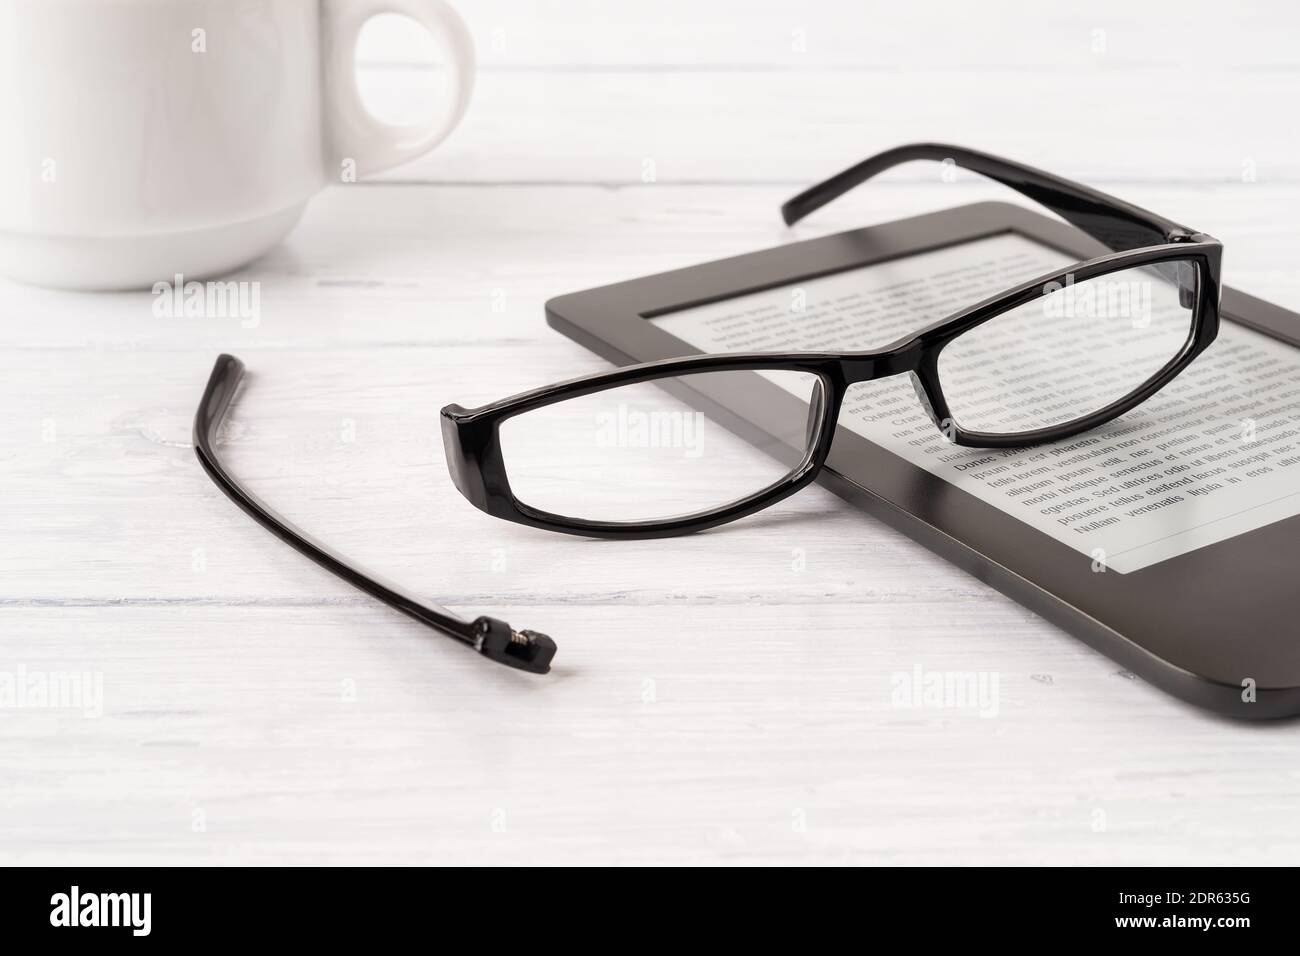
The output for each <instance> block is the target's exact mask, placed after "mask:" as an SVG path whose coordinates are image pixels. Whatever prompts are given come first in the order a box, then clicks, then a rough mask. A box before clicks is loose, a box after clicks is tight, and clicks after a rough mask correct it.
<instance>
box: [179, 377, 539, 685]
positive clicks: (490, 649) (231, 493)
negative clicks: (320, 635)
mask: <svg viewBox="0 0 1300 956" xmlns="http://www.w3.org/2000/svg"><path fill="white" fill-rule="evenodd" d="M243 376H244V363H243V362H241V361H240V360H239V359H237V358H235V357H234V356H233V355H221V356H219V357H218V358H217V363H216V365H215V366H213V369H212V375H211V377H210V378H209V379H208V385H207V388H205V389H204V390H203V399H202V401H200V403H199V409H198V411H197V412H196V413H195V416H194V452H195V454H197V455H198V458H199V463H200V464H201V465H202V466H203V470H204V471H206V472H207V473H208V477H209V478H211V479H212V480H213V481H214V482H215V483H216V485H217V487H218V488H220V489H221V490H222V491H223V492H224V493H225V495H226V497H227V498H229V499H230V500H231V501H233V502H234V503H235V504H237V505H238V506H239V507H240V508H242V509H243V510H244V511H245V512H246V513H247V514H248V515H249V517H251V518H252V519H253V520H254V521H256V522H257V523H258V524H260V525H261V526H262V527H264V528H266V530H268V531H270V532H271V533H272V534H273V535H275V536H276V537H277V538H279V539H280V540H281V541H283V542H284V543H285V544H288V545H289V546H291V547H293V548H295V549H296V550H297V551H299V552H300V553H301V554H303V555H305V556H306V557H308V558H311V560H313V561H315V562H316V563H317V564H319V565H320V566H321V567H323V568H325V570H327V571H331V572H333V573H334V574H336V575H338V576H339V577H340V578H342V579H343V580H344V581H347V582H348V583H349V584H351V585H352V586H353V587H357V588H360V589H361V590H362V591H365V592H366V593H367V594H369V595H370V596H371V597H374V598H377V599H379V600H380V601H383V602H384V603H385V604H387V605H389V606H390V607H392V608H395V609H396V610H398V611H401V612H402V613H403V614H405V615H407V616H408V617H413V618H415V619H416V620H417V621H419V622H420V623H422V624H424V625H426V626H427V627H431V628H433V629H435V630H438V631H441V632H442V633H444V634H447V635H449V636H451V637H453V638H455V639H456V640H458V641H460V642H461V643H462V644H467V645H469V646H470V647H472V648H474V650H476V651H478V652H479V653H480V654H482V655H483V656H484V657H488V658H491V659H492V660H494V661H497V662H499V663H501V664H506V665H508V666H510V667H516V668H518V669H520V670H525V671H529V672H531V673H534V674H545V673H546V672H547V671H549V670H550V669H551V659H552V658H553V657H554V656H555V642H554V641H553V640H551V639H550V638H549V637H547V636H546V635H545V634H538V633H537V632H535V631H516V630H514V629H513V628H512V627H511V626H510V625H509V624H507V623H506V622H505V621H500V620H497V619H496V618H494V617H486V616H482V617H477V618H475V619H474V620H472V621H467V620H465V619H464V618H462V617H460V616H458V615H456V614H453V613H452V612H451V611H449V610H447V609H446V608H444V607H440V606H438V605H437V604H430V603H427V602H424V601H421V600H419V599H417V598H415V597H414V596H412V595H410V594H408V593H406V592H404V591H402V590H401V589H399V588H397V587H394V586H393V585H391V584H387V583H385V582H383V581H381V580H380V579H378V578H376V577H373V576H370V575H368V574H364V573H362V572H361V571H360V570H358V569H357V568H355V567H353V566H352V565H350V564H347V563H346V562H345V561H343V560H342V559H341V558H340V557H338V556H337V555H335V554H334V553H332V552H331V551H329V550H328V549H326V548H325V547H324V546H323V545H321V544H320V543H318V542H317V541H315V540H313V539H312V538H311V537H310V536H308V535H307V534H305V533H304V532H302V531H299V530H298V529H297V528H295V527H294V526H293V525H292V524H290V523H289V522H288V521H286V520H285V519H284V518H282V517H280V515H278V514H277V513H276V512H275V511H274V510H272V509H271V508H269V507H267V506H266V505H265V504H264V503H263V502H262V501H261V500H259V499H258V498H257V497H256V496H255V495H253V494H252V493H251V492H249V491H247V490H246V489H245V488H243V487H242V486H241V485H240V484H239V482H238V481H236V480H235V479H234V478H233V477H232V476H231V475H230V473H229V472H228V471H226V469H225V466H224V465H222V463H221V460H220V459H219V458H218V456H217V453H216V437H217V432H218V430H219V429H220V428H221V423H222V421H223V420H224V419H225V416H226V411H227V410H228V409H229V408H230V404H231V401H232V400H233V399H234V396H235V390H236V389H237V388H238V387H239V382H240V380H241V379H242V378H243Z"/></svg>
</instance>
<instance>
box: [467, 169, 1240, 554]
mask: <svg viewBox="0 0 1300 956" xmlns="http://www.w3.org/2000/svg"><path fill="white" fill-rule="evenodd" d="M917 159H931V160H938V161H940V162H944V161H951V162H952V163H953V164H954V165H957V166H961V167H963V168H967V169H970V170H972V171H974V172H977V173H980V174H982V175H985V176H987V177H988V178H991V179H994V180H996V181H998V182H1001V183H1003V184H1004V185H1007V186H1009V187H1011V188H1013V189H1016V190H1017V191H1018V192H1021V193H1022V194H1024V195H1026V196H1028V197H1030V198H1032V199H1034V200H1035V201H1037V202H1039V203H1040V204H1042V205H1044V206H1046V207H1047V208H1049V209H1051V210H1052V211H1054V212H1056V213H1057V214H1058V215H1060V216H1061V217H1062V218H1064V219H1066V221H1067V222H1070V223H1071V224H1072V225H1074V226H1076V227H1077V228H1079V229H1081V230H1082V231H1084V232H1086V233H1088V234H1089V235H1091V236H1093V237H1094V238H1096V239H1098V240H1099V241H1101V242H1103V243H1104V244H1106V245H1108V246H1110V247H1111V248H1112V249H1115V250H1116V251H1114V252H1112V253H1110V254H1107V255H1103V256H1099V257H1096V258H1093V259H1089V260H1086V261H1084V262H1079V263H1076V264H1074V265H1070V266H1067V267H1065V268H1062V269H1059V270H1056V271H1054V272H1052V273H1049V274H1047V275H1043V276H1039V277H1037V278H1035V279H1033V280H1030V281H1027V282H1023V283H1020V284H1019V285H1016V286H1014V287H1013V288H1011V289H1009V290H1007V291H1006V292H1003V293H1001V294H1000V295H997V296H994V297H991V298H988V299H985V300H983V301H982V302H979V303H976V304H975V305H972V306H970V307H969V308H967V309H964V310H962V311H960V312H958V313H956V314H955V315H952V316H949V317H948V318H945V319H942V320H940V321H938V322H936V323H934V324H933V325H930V326H929V327H927V328H925V329H923V330H921V331H920V332H919V333H917V334H915V335H913V336H909V337H907V338H904V339H902V340H900V341H898V342H896V343H894V344H892V345H889V346H887V347H885V348H883V349H879V350H874V351H862V352H785V353H774V352H757V353H724V354H712V355H695V356H690V357H686V358H674V359H665V360H661V361H658V362H649V363H645V364H639V365H632V366H627V367H624V368H619V369H614V370H612V371H608V372H601V373H597V374H594V375H587V376H583V377H581V378H575V379H571V380H569V381H566V382H561V383H559V384H556V385H550V386H546V387H543V388H538V389H534V390H532V391H529V392H524V393H522V394H519V395H515V396H512V397H509V398H505V399H502V400H500V401H497V402H493V403H491V404H489V405H485V406H482V407H480V408H475V409H466V408H463V407H462V406H460V405H448V406H446V407H445V408H443V410H442V434H443V447H444V449H445V452H446V457H447V466H448V469H449V471H450V473H451V477H452V481H453V483H454V484H455V485H456V487H457V489H459V490H460V492H461V494H462V495H464V496H465V498H466V499H468V500H469V501H470V503H471V504H473V505H474V506H475V507H477V508H479V509H480V510H482V511H484V512H486V513H487V514H490V515H492V516H493V517H497V518H501V519H504V520H506V521H513V522H515V523H517V524H523V525H528V526H530V527H535V528H542V529H545V530H548V531H559V532H562V533H566V534H576V535H583V536H586V537H596V538H624V539H627V538H659V537H669V536H673V535H679V534H690V533H693V532H697V531H704V530H707V529H709V528H713V527H716V526H718V525H721V524H725V523H727V522H730V521H734V520H736V519H738V518H743V517H745V516H746V515H750V514H753V513H754V512H756V511H761V510H763V509H764V508H767V507H770V506H771V505H773V504H775V503H776V502H778V501H781V500H782V499H784V498H787V497H789V496H790V495H792V494H794V493H795V492H797V491H799V490H800V489H802V488H803V487H804V486H805V485H808V484H809V483H811V482H812V481H814V480H815V479H816V478H817V474H818V472H819V471H820V470H821V468H822V466H823V465H824V464H825V463H826V459H827V457H828V456H829V454H830V450H831V445H832V443H833V441H834V437H835V426H836V421H837V419H838V417H839V412H840V407H841V405H842V403H843V400H844V397H845V394H846V392H847V390H848V388H849V387H850V386H852V385H855V384H858V383H861V382H871V381H875V380H876V379H880V378H884V377H886V376H890V375H899V374H908V375H910V376H911V377H912V380H913V384H914V385H915V386H916V391H917V396H918V398H919V399H920V400H921V404H922V406H923V408H924V409H925V411H926V413H927V415H928V416H929V417H930V419H931V421H932V422H933V423H934V425H935V427H937V428H938V429H939V430H940V431H941V432H942V433H943V434H944V435H945V436H946V437H947V438H948V439H949V440H951V441H952V442H953V443H954V444H957V445H965V446H970V447H980V448H1017V447H1026V446H1030V445H1036V444H1041V443H1045V442H1051V441H1059V440H1063V439H1066V438H1070V437H1071V436H1074V435H1077V434H1080V433H1082V432H1086V431H1089V430H1091V429H1093V428H1096V427H1097V426H1099V425H1103V424H1105V423H1106V422H1108V421H1111V420H1113V419H1115V418H1117V417H1118V416H1120V415H1123V414H1124V413H1125V412H1127V411H1129V410H1131V409H1132V408H1134V407H1135V406H1137V405H1139V404H1141V403H1142V402H1144V401H1146V400H1147V399H1148V398H1150V397H1151V396H1152V395H1154V394H1155V393H1156V392H1158V391H1159V390H1160V389H1161V388H1163V387H1164V386H1165V385H1167V384H1168V383H1169V382H1170V381H1171V380H1172V379H1173V378H1174V377H1176V376H1177V375H1178V374H1179V372H1181V371H1182V370H1183V369H1185V368H1186V367H1187V366H1188V364H1189V363H1191V362H1192V361H1193V360H1194V359H1195V358H1196V357H1197V356H1198V355H1200V354H1201V353H1202V352H1203V351H1205V349H1206V348H1207V347H1208V346H1209V345H1210V343H1211V342H1213V341H1214V339H1215V337H1216V336H1217V335H1218V332H1219V300H1220V290H1221V281H1220V276H1221V269H1222V257H1223V246H1222V243H1220V242H1219V241H1218V240H1217V239H1214V238H1213V237H1212V236H1208V235H1206V234H1204V233H1199V232H1194V231H1192V230H1190V229H1188V228H1187V227H1185V226H1182V225H1179V224H1178V223H1175V222H1173V221H1172V220H1168V219H1164V218H1163V217H1160V216H1157V215H1156V214H1155V213H1151V212H1148V211H1146V210H1144V209H1141V208H1139V207H1137V206H1133V205H1131V204H1129V203H1126V202H1124V201H1123V200H1119V199H1115V198H1113V197H1110V196H1107V195H1106V194H1104V193H1101V192H1098V191H1096V190H1093V189H1091V188H1089V187H1087V186H1083V185H1081V184H1079V183H1074V182H1071V181H1070V180H1067V179H1063V178H1061V177H1058V176H1054V175H1052V174H1051V173H1046V172H1043V171H1041V170H1036V169H1033V168H1032V167H1028V166H1024V165H1021V164H1019V163H1014V162H1012V161H1010V160H1005V159H1001V158H999V157H996V156H992V155H990V154H987V153H980V152H976V151H974V150H967V149H964V148H961V147H956V146H944V145H940V144H916V145H912V146H903V147H899V148H897V149H893V150H889V151H886V152H884V153H881V154H879V155H877V156H873V157H871V158H869V159H867V160H864V161H863V162H862V163H859V164H858V165H856V166H854V167H852V168H850V169H848V170H845V171H844V172H842V173H840V174H838V175H836V176H834V177H832V178H831V179H828V180H826V181H825V182H823V183H821V184H819V185H817V186H814V187H812V188H811V189H808V190H806V191H805V192H803V193H801V194H799V195H798V196H796V197H795V198H793V199H791V200H790V201H789V202H787V203H786V204H785V205H784V206H783V207H782V216H783V217H784V219H785V221H786V222H787V223H788V224H793V223H795V222H797V221H798V220H800V219H802V218H803V217H804V216H806V215H808V214H809V213H811V212H813V211H814V210H816V209H818V208H820V207H821V206H823V205H825V204H826V203H828V202H830V201H831V200H833V199H835V198H836V197H838V196H840V195H842V194H843V193H845V192H847V191H848V190H849V189H851V188H853V187H854V186H856V185H858V184H860V183H862V182H864V181H865V180H867V179H869V178H870V177H872V176H874V175H876V174H878V173H880V172H882V171H884V170H886V169H889V168H891V167H893V166H896V165H898V164H900V163H903V162H910V161H912V160H917ZM1134 244H1136V245H1134ZM1178 262H1188V263H1191V264H1193V265H1194V267H1195V277H1196V278H1195V283H1194V289H1192V290H1185V289H1184V288H1182V287H1180V292H1183V291H1191V292H1192V301H1191V303H1190V305H1191V310H1192V319H1191V323H1190V327H1189V332H1188V337H1187V339H1186V340H1185V341H1184V343H1183V346H1182V347H1181V349H1180V350H1179V351H1178V352H1177V354H1176V355H1174V357H1173V358H1171V359H1170V361H1169V362H1167V363H1166V364H1165V365H1164V366H1163V367H1161V368H1160V369H1159V370H1158V371H1157V372H1156V373H1155V374H1154V375H1153V376H1151V377H1150V378H1149V379H1147V380H1146V381H1145V382H1144V383H1142V384H1141V385H1140V386H1138V387H1137V388H1136V389H1134V390H1133V391H1131V392H1129V393H1128V394H1127V395H1124V396H1122V397H1121V398H1119V399H1117V400H1116V401H1114V402H1111V403H1110V404H1108V405H1106V406H1104V407H1102V408H1100V409H1097V410H1096V411H1094V412H1092V413H1090V414H1088V415H1085V416H1082V417H1080V418H1078V419H1074V420H1071V421H1069V422H1065V423H1062V424H1061V425H1058V426H1053V427H1049V428H1040V429H1036V430H1032V431H1026V432H1020V433H1013V434H990V433H986V432H977V431H968V430H966V429H963V428H962V427H961V426H960V424H959V422H958V421H956V420H955V419H954V416H953V415H952V412H951V410H950V408H949V404H948V401H947V399H946V398H945V396H944V392H943V386H942V384H941V381H940V376H939V370H938V362H939V355H940V353H941V352H942V351H943V349H944V347H945V346H947V345H948V344H949V343H950V342H952V341H953V340H954V339H955V338H957V337H958V336H960V335H962V334H963V333H965V332H968V331H969V330H971V329H973V328H975V327H976V326H979V325H981V324H983V323H985V322H987V321H989V320H990V319H993V318H995V317H997V316H998V315H1001V314H1003V313H1005V312H1007V311H1008V310H1011V309H1014V308H1017V307H1019V306H1022V305H1025V304H1027V303H1030V302H1033V301H1035V300H1036V299H1038V298H1041V297H1042V296H1043V295H1044V294H1045V288H1047V287H1049V284H1051V283H1063V282H1064V281H1065V280H1066V279H1067V278H1070V279H1072V280H1073V281H1074V282H1076V283H1077V282H1085V281H1088V280H1091V279H1095V278H1098V277H1101V276H1104V275H1108V274H1111V273H1114V272H1120V271H1125V270H1129V269H1133V268H1139V267H1144V266H1148V267H1155V268H1157V269H1158V268H1159V267H1160V266H1162V265H1167V264H1173V263H1178ZM778 370H785V371H799V372H805V373H810V374H813V375H815V376H817V378H818V380H819V382H820V384H821V395H822V401H821V403H820V404H821V408H820V419H819V421H818V422H817V423H816V429H815V430H816V436H815V438H814V439H813V440H812V441H811V442H810V447H809V448H808V449H807V453H806V454H805V455H804V457H803V458H802V460H801V461H799V462H798V463H797V464H796V465H795V466H794V468H793V469H792V470H791V471H790V472H789V473H788V474H786V476H785V477H783V478H782V479H780V480H778V481H777V482H775V483H773V484H771V485H768V486H767V487H765V488H763V489H761V490H759V491H757V492H755V493H753V494H750V495H747V496H745V497H742V498H738V499H736V500H734V501H732V502H729V503H727V504H725V505H722V506H720V507H717V508H710V509H706V510H702V511H696V512H692V513H690V514H685V515H679V516H675V517H671V518H664V519H658V520H653V521H593V520H588V519H582V518H578V517H573V516H567V515H559V514H555V513H552V512H548V511H544V510H541V509H539V508H535V507H533V506H531V505H529V504H527V503H526V502H523V501H520V500H519V499H518V498H517V497H516V496H515V494H514V492H513V491H512V490H511V487H510V479H509V475H508V470H509V469H508V466H507V463H506V461H505V456H504V455H503V452H502V447H501V439H500V428H501V425H502V423H503V422H505V421H506V420H507V419H510V418H513V417H515V416H517V415H522V414H524V413H526V412H530V411H534V410H536V409H538V408H543V407H545V406H547V405H552V404H555V403H557V402H563V401H568V400H571V399H575V398H580V397H582V396H584V395H590V394H593V393H596V392H601V391H605V390H607V389H611V388H618V387H621V386H625V385H633V384H637V383H641V382H649V381H654V380H656V379H669V378H678V377H680V376H685V375H690V374H698V373H701V372H722V371H778Z"/></svg>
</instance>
